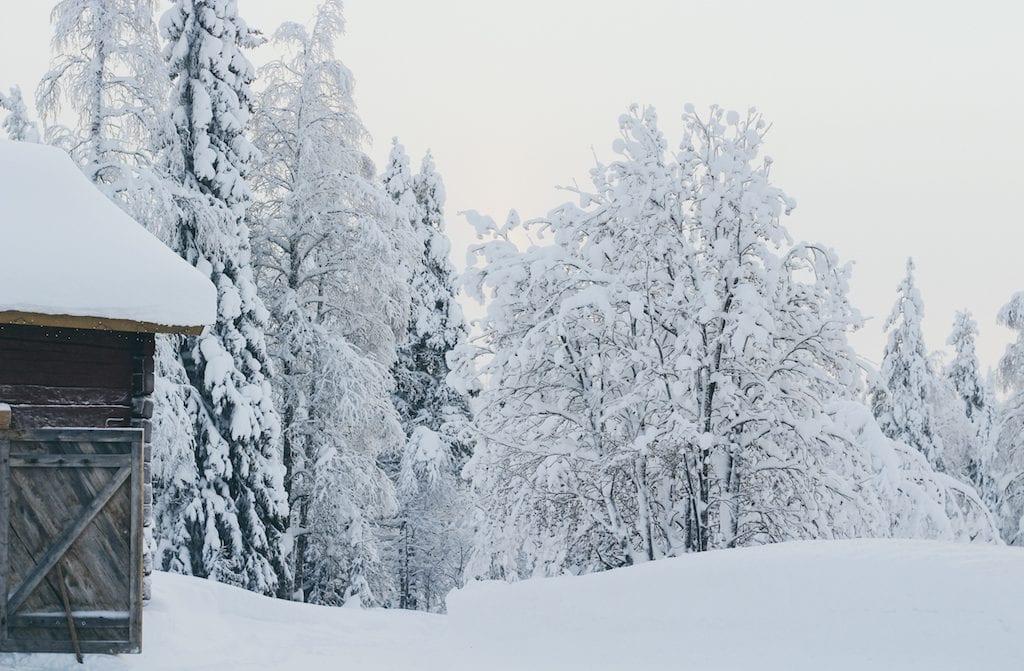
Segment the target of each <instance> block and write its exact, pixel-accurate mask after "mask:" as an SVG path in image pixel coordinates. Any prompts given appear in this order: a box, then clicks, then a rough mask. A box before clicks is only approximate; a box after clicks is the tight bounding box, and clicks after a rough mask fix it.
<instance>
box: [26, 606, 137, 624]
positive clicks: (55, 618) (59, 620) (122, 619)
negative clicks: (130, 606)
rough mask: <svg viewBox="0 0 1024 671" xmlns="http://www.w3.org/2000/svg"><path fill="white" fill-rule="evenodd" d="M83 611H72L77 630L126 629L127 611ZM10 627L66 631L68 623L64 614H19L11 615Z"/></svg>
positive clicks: (127, 621) (128, 618)
mask: <svg viewBox="0 0 1024 671" xmlns="http://www.w3.org/2000/svg"><path fill="white" fill-rule="evenodd" d="M84 613H85V611H74V610H73V611H72V612H71V614H72V616H73V617H74V619H75V627H77V628H78V629H113V628H119V627H125V628H127V627H128V623H129V620H130V619H131V618H130V617H129V614H128V612H127V611H125V612H123V613H118V614H115V613H113V612H110V613H107V614H104V615H91V614H84ZM10 626H11V628H12V629H15V628H22V629H27V628H30V627H31V628H35V627H40V628H43V629H67V626H68V623H67V619H66V616H65V615H64V613H19V614H17V615H12V616H11V619H10Z"/></svg>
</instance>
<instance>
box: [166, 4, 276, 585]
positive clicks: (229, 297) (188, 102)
mask: <svg viewBox="0 0 1024 671" xmlns="http://www.w3.org/2000/svg"><path fill="white" fill-rule="evenodd" d="M160 28H161V31H162V33H163V36H164V38H165V39H166V40H167V46H166V47H165V49H164V52H163V53H164V57H165V59H166V61H167V67H168V69H169V72H170V76H171V79H172V82H173V93H172V97H171V118H172V121H173V124H174V129H175V136H174V142H173V144H172V147H171V149H170V150H169V159H168V165H169V166H170V168H169V172H170V177H171V179H172V180H174V182H175V183H176V184H177V186H178V189H177V192H176V194H175V195H176V200H177V206H178V212H179V216H178V220H177V222H176V224H175V225H174V226H173V235H172V236H171V237H172V243H173V245H174V247H175V248H176V249H177V251H178V252H179V253H180V254H181V255H182V257H184V258H185V259H186V260H187V261H189V262H190V263H192V264H193V265H195V266H196V267H197V268H198V269H199V270H200V271H202V272H203V273H205V274H206V275H208V276H209V277H210V279H211V280H212V281H213V283H214V285H215V286H216V287H217V294H218V311H217V312H218V315H217V323H216V324H214V325H213V326H212V327H211V328H209V329H208V331H207V332H206V333H205V334H204V335H202V336H199V337H193V338H188V339H186V340H183V341H182V342H181V344H180V348H179V355H180V357H181V362H182V364H183V366H184V371H185V373H186V375H187V379H188V381H189V383H190V385H191V387H192V388H193V389H194V390H195V394H194V396H193V397H192V399H191V400H190V401H189V402H188V403H187V404H185V408H186V409H187V411H188V413H189V420H188V421H189V423H190V424H191V425H192V427H193V431H194V448H195V451H194V454H193V458H194V468H195V471H194V477H195V480H194V481H187V480H179V479H174V478H171V479H169V481H168V484H169V485H170V488H169V489H168V490H166V491H165V492H164V496H166V497H167V500H168V501H175V502H177V506H175V507H174V508H171V509H167V510H165V511H164V513H165V517H164V519H165V520H166V521H167V522H168V523H172V524H175V525H176V526H175V529H176V534H175V536H176V538H178V539H179V540H180V541H183V542H185V543H186V548H187V549H185V550H179V551H178V552H177V553H175V554H172V555H165V556H164V565H165V566H167V567H168V568H174V569H176V570H181V571H182V572H185V573H190V574H193V575H197V576H204V577H210V578H213V579H215V580H218V581H221V582H227V583H230V584H234V585H239V586H241V587H244V588H246V589H250V590H253V591H257V592H262V593H265V594H275V593H279V590H283V589H285V588H286V587H287V586H288V585H289V584H290V577H289V572H288V567H287V563H286V555H287V553H288V552H289V548H288V547H287V545H286V542H285V541H286V536H285V529H286V527H287V515H288V502H287V498H286V496H285V492H284V468H283V467H282V465H281V454H280V420H279V417H278V414H277V412H276V410H275V407H274V400H273V395H272V393H271V387H270V378H269V375H270V372H271V367H270V357H269V355H268V352H267V347H266V342H265V334H264V331H265V329H266V325H267V319H268V314H267V310H266V308H265V307H264V304H263V301H262V299H261V298H260V297H259V296H258V295H257V292H256V284H255V282H254V279H253V268H252V258H251V256H252V254H251V249H250V241H249V228H248V225H247V223H246V217H247V214H248V209H249V202H250V198H251V195H250V189H249V185H248V183H247V180H246V178H247V173H248V171H249V168H250V166H251V165H252V162H253V160H254V159H255V156H256V152H255V149H254V148H253V146H252V145H251V143H250V142H249V140H248V139H247V138H246V137H245V129H246V126H247V124H248V119H249V115H250V112H251V110H250V106H251V98H252V93H251V91H250V85H251V83H252V81H253V77H254V71H253V67H252V65H251V64H250V62H249V60H248V59H247V58H246V56H245V54H244V53H243V51H242V50H243V49H244V48H247V47H253V46H256V45H257V44H258V43H259V36H258V35H257V34H256V33H255V32H254V31H252V30H250V29H249V27H248V26H247V25H246V23H245V22H244V21H243V20H242V19H241V18H240V17H239V15H238V11H237V5H236V3H235V2H234V0H175V1H174V2H173V4H172V5H171V7H170V9H168V10H167V12H166V13H165V14H164V15H163V17H162V19H161V21H160Z"/></svg>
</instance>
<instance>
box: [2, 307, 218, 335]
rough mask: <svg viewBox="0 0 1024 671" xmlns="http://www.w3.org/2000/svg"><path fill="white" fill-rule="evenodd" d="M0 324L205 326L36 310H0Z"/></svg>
mask: <svg viewBox="0 0 1024 671" xmlns="http://www.w3.org/2000/svg"><path fill="white" fill-rule="evenodd" d="M0 324H22V325H25V326H53V327H59V328H70V329H93V330H98V331H127V332H129V333H178V334H181V335H192V336H197V335H202V333H203V330H204V329H205V328H206V327H205V326H170V325H167V324H154V323H152V322H139V321H133V320H131V319H110V318H107V317H79V316H75V315H47V314H42V313H38V312H20V311H17V310H0Z"/></svg>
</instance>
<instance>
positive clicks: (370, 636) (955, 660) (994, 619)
mask: <svg viewBox="0 0 1024 671" xmlns="http://www.w3.org/2000/svg"><path fill="white" fill-rule="evenodd" d="M155 592H156V598H155V599H154V601H153V602H152V604H151V605H150V606H149V607H148V608H147V609H146V622H145V641H144V647H145V652H144V653H143V654H142V655H137V656H128V655H126V656H122V657H107V658H104V657H100V656H89V657H87V658H86V664H85V667H84V668H85V669H94V670H104V671H113V670H128V669H146V670H147V671H163V670H170V669H174V670H175V671H185V670H201V669H217V670H218V671H221V670H228V669H242V670H246V671H271V670H272V671H289V670H291V669H295V670H301V671H315V670H317V669H350V670H359V671H379V670H383V669H395V670H398V669H401V670H403V671H417V670H419V669H423V670H431V669H446V670H449V671H458V670H465V671H469V670H471V669H472V670H474V671H479V670H487V671H491V670H495V669H498V670H500V669H522V670H524V671H525V670H529V671H533V670H537V669H552V670H558V671H569V670H575V669H580V670H583V669H587V670H588V671H589V670H595V669H615V670H616V671H621V670H625V669H634V668H636V669H640V668H646V669H686V670H694V671H716V670H725V669H730V670H732V669H736V670H748V669H750V670H756V671H800V670H804V669H806V670H807V671H811V670H813V671H825V670H827V671H845V670H850V671H854V670H856V671H865V670H867V669H872V670H882V671H885V670H890V669H891V670H896V671H913V670H916V669H921V670H924V669H927V670H928V671H947V670H948V671H953V670H962V669H971V670H972V671H973V670H982V669H995V668H1000V669H1019V668H1024V550H1022V549H1018V548H1006V547H993V546H969V545H952V544H946V543H934V542H926V541H892V540H876V541H867V540H864V541H836V542H807V543H785V544H780V545H774V546H768V547H762V548H753V549H744V550H726V551H719V552H712V553H707V554H703V555H691V556H687V557H683V558H680V559H673V560H665V561H661V562H655V563H651V564H645V565H642V566H637V567H633V568H629V569H622V570H618V571H613V572H609V573H602V574H596V575H590V576H585V577H581V578H554V579H547V580H532V581H526V582H521V583H518V584H514V585H506V584H500V583H477V584H473V585H471V586H469V587H468V588H466V589H464V590H461V591H460V592H457V593H456V594H454V595H452V596H451V597H450V598H449V611H450V612H449V614H448V615H447V616H436V615H425V614H420V613H409V612H401V611H382V610H374V611H360V610H353V609H328V608H320V607H316V606H308V605H302V604H296V603H289V602H284V601H275V600H271V599H267V598H263V597H259V596H256V595H253V594H250V593H247V592H243V591H241V590H237V589H232V588H229V587H224V586H222V585H217V584H214V583H210V582H206V581H201V580H196V579H191V578H183V577H180V576H173V575H165V574H160V575H158V576H157V578H156V582H155ZM0 668H11V669H22V670H25V671H30V670H33V669H36V670H46V671H50V670H52V669H62V668H69V669H72V668H83V667H80V666H78V665H76V664H74V661H73V660H72V659H71V657H70V656H55V655H32V656H29V655H0Z"/></svg>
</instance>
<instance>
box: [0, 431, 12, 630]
mask: <svg viewBox="0 0 1024 671" xmlns="http://www.w3.org/2000/svg"><path fill="white" fill-rule="evenodd" d="M10 452H11V441H10V440H9V439H7V438H4V437H3V436H0V644H2V643H3V641H5V640H7V626H8V622H7V594H8V591H7V576H8V574H9V573H10V570H9V567H10V563H9V559H8V552H7V548H8V542H9V541H8V529H9V527H10V519H11V517H10V494H9V492H8V488H9V487H10V480H11V478H10V469H9V468H8V460H9V456H8V455H9V454H10Z"/></svg>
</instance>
